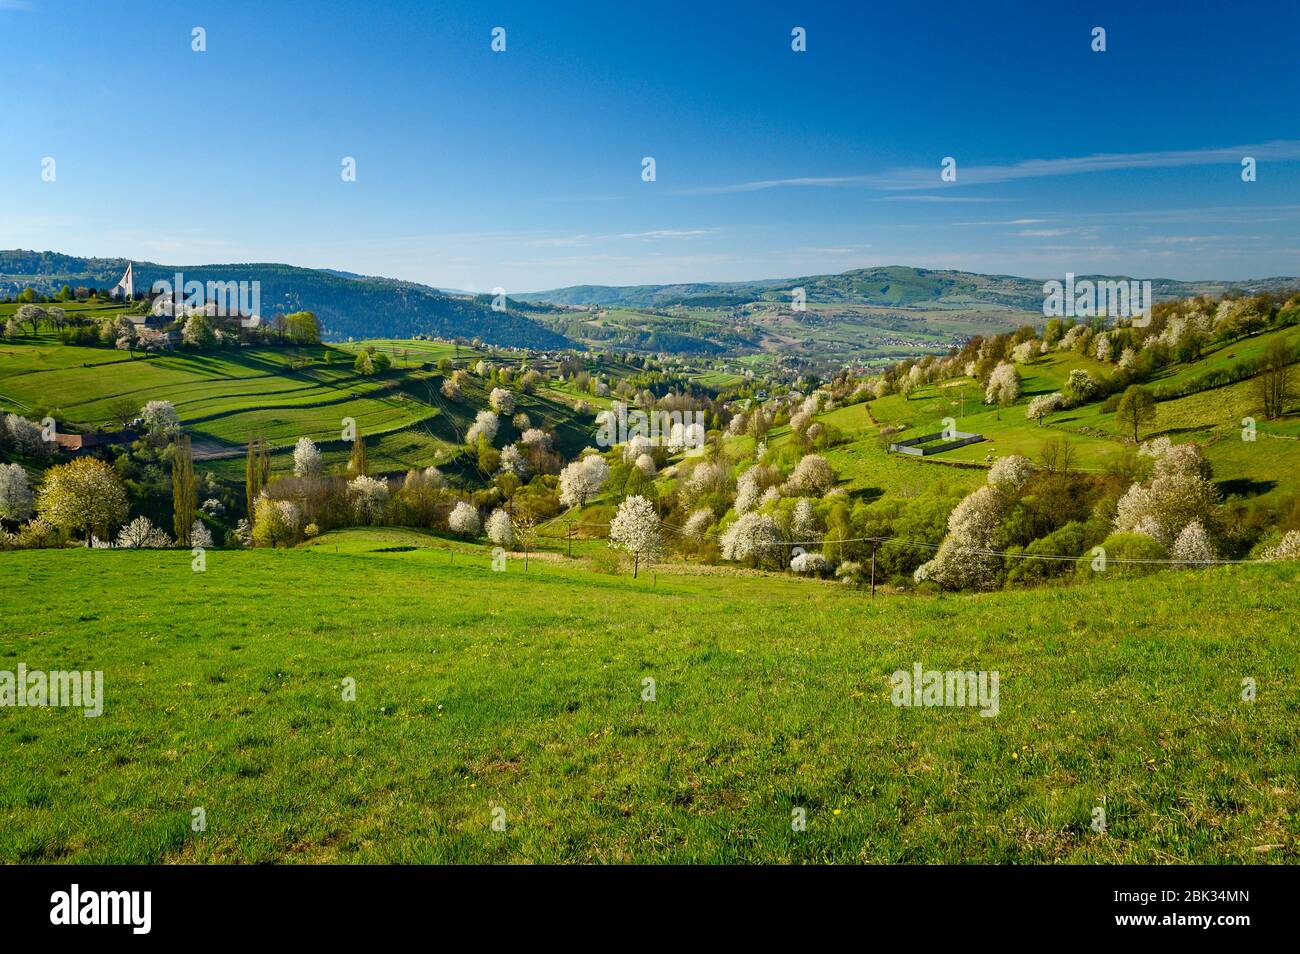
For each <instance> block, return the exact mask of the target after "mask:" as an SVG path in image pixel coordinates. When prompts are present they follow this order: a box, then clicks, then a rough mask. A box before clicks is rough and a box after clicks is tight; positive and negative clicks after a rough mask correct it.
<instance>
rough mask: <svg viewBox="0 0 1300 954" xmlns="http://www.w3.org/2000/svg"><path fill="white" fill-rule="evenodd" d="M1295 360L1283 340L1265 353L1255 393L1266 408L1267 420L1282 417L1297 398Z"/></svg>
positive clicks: (1278, 339)
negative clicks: (1294, 378)
mask: <svg viewBox="0 0 1300 954" xmlns="http://www.w3.org/2000/svg"><path fill="white" fill-rule="evenodd" d="M1295 359H1296V356H1295V352H1294V351H1293V350H1292V349H1291V347H1290V346H1288V345H1287V343H1286V342H1285V341H1283V340H1282V339H1281V338H1277V339H1275V340H1274V341H1273V342H1272V343H1271V344H1269V346H1268V348H1267V350H1265V352H1264V357H1263V359H1262V360H1261V361H1260V370H1259V374H1257V375H1256V376H1255V392H1256V394H1257V395H1258V396H1259V400H1260V403H1261V404H1262V405H1263V406H1264V417H1265V418H1266V419H1267V420H1270V421H1272V420H1276V419H1277V418H1279V417H1281V416H1282V414H1283V412H1285V411H1286V407H1287V405H1288V404H1289V403H1290V402H1291V401H1292V399H1293V398H1294V397H1295V387H1294V381H1293V379H1292V374H1291V372H1292V368H1291V365H1292V363H1293V362H1294V361H1295Z"/></svg>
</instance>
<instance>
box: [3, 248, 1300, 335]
mask: <svg viewBox="0 0 1300 954" xmlns="http://www.w3.org/2000/svg"><path fill="white" fill-rule="evenodd" d="M127 261H128V260H127V259H124V258H78V257H76V256H72V255H61V254H58V253H56V252H29V251H23V250H21V249H19V250H13V251H0V295H8V294H14V293H16V292H18V291H21V290H22V289H23V288H26V287H33V288H35V289H36V290H37V291H38V292H40V293H42V294H53V293H55V292H57V291H58V290H59V289H60V288H61V287H62V286H63V285H65V284H66V285H71V286H73V287H74V288H75V287H77V286H79V285H83V286H91V287H95V288H100V289H106V288H110V287H112V286H113V285H114V284H116V283H117V281H118V279H119V278H120V277H121V276H122V273H123V271H125V269H126V266H127ZM132 264H133V265H134V272H135V287H136V289H137V291H143V290H148V289H149V288H150V287H151V286H152V284H153V282H155V281H157V280H159V279H168V280H170V279H172V278H173V277H174V276H175V274H176V273H177V272H181V273H183V274H184V276H185V278H186V279H187V280H189V279H195V280H198V281H201V282H204V283H206V282H208V281H221V282H230V281H259V282H261V312H262V315H263V317H265V318H268V319H269V318H271V317H273V316H274V315H275V314H277V313H281V312H283V313H288V312H291V311H299V310H304V309H305V310H308V311H313V312H315V313H316V315H317V316H318V317H319V318H320V320H321V325H322V327H323V329H324V331H325V334H326V337H327V338H328V339H329V340H335V341H338V340H342V339H346V338H357V339H360V338H409V337H412V336H414V335H417V334H424V335H434V336H438V337H443V338H455V337H462V338H469V339H473V338H481V339H482V340H483V341H485V342H487V343H489V344H494V345H503V346H511V347H525V348H533V349H537V350H553V349H559V348H572V347H579V348H581V347H595V348H615V349H633V350H647V351H671V352H681V353H695V354H723V353H730V354H738V353H746V352H753V351H757V350H767V351H778V352H780V351H784V352H791V351H797V352H799V353H800V354H802V355H803V356H804V357H812V356H815V355H821V356H823V357H828V356H831V355H835V356H838V357H845V356H849V355H861V354H862V353H863V348H864V346H867V345H872V346H874V347H876V348H877V351H878V352H879V353H882V354H884V353H888V354H894V353H903V352H906V351H908V350H909V349H913V348H914V347H919V346H925V347H929V348H935V347H947V344H946V342H950V341H951V340H952V338H953V336H956V337H961V336H962V335H964V334H971V333H980V334H984V333H988V332H990V331H998V330H1005V329H1007V328H1012V327H1015V326H1016V325H1017V324H1022V323H1025V322H1041V321H1042V307H1043V282H1042V281H1041V280H1039V279H1030V278H1017V277H1015V276H1013V275H980V274H977V273H974V272H958V271H947V270H932V269H925V268H910V267H906V266H888V267H883V268H863V269H856V270H854V271H850V272H844V273H842V274H838V275H808V276H804V277H802V278H781V279H769V280H764V281H752V282H701V283H694V284H682V285H626V286H613V285H572V286H569V287H567V288H557V289H552V290H550V291H541V292H530V293H525V294H517V295H511V296H510V297H509V299H508V303H507V309H506V310H505V311H501V312H498V311H493V310H492V308H491V302H492V299H491V296H489V295H474V294H471V293H468V292H454V291H447V290H442V289H437V288H431V287H429V286H428V285H421V284H418V283H416V282H406V281H399V280H397V279H393V278H374V277H370V276H365V275H358V274H355V273H352V272H345V271H337V270H334V269H311V268H297V267H294V266H292V265H280V264H240V265H159V264H156V263H153V262H140V261H133V262H132ZM1054 277H1059V278H1062V279H1063V278H1064V275H1062V276H1054ZM1083 278H1093V279H1101V278H1105V279H1108V280H1128V277H1127V276H1097V275H1079V276H1076V279H1083ZM1297 287H1300V278H1284V277H1279V278H1262V279H1258V280H1253V281H1191V282H1187V281H1176V280H1173V279H1165V278H1158V279H1152V292H1153V295H1154V297H1155V299H1156V300H1157V301H1162V300H1166V299H1169V298H1182V297H1187V296H1190V295H1198V294H1213V295H1223V294H1229V293H1242V294H1251V293H1257V292H1262V291H1279V290H1283V289H1289V288H1297ZM796 288H803V289H804V292H805V295H806V296H807V302H808V303H809V304H811V305H824V306H828V307H829V308H830V309H831V310H832V312H834V313H835V314H834V316H833V317H821V316H820V314H821V313H818V316H814V315H813V313H812V312H811V311H810V312H808V313H805V314H803V315H801V316H797V318H796V319H795V320H793V321H786V320H784V319H781V320H776V319H773V318H772V317H771V313H773V312H781V313H783V312H785V311H787V310H788V309H784V308H781V307H780V306H782V305H789V304H790V302H791V294H792V292H793V291H794V289H796ZM746 305H758V306H760V307H759V309H758V311H759V312H763V311H764V310H765V311H766V312H767V313H768V314H767V315H759V316H758V317H756V318H754V319H753V321H754V323H753V324H751V325H750V326H748V327H745V326H742V325H738V324H737V323H736V320H735V317H734V314H733V313H732V311H731V310H732V309H739V308H741V307H742V306H746ZM836 306H839V307H838V308H837V307H836ZM578 308H582V309H588V308H591V309H605V308H621V309H629V310H638V311H640V310H643V311H644V312H645V313H644V314H641V313H638V314H636V315H635V316H634V317H633V319H632V320H631V321H628V320H620V319H617V318H611V319H608V320H604V319H601V320H597V319H595V318H593V317H592V316H589V315H587V314H586V313H585V312H581V311H576V310H575V309H578ZM669 309H671V310H669ZM882 309H887V310H888V311H887V312H885V313H881V310H882ZM751 311H753V309H751ZM819 322H820V323H821V324H820V325H819V324H818V323H819ZM828 322H829V323H830V324H828ZM764 323H766V324H764ZM819 328H820V330H821V332H822V337H820V338H819V337H818V329H819ZM935 333H938V334H940V336H941V338H936V337H935ZM927 334H928V335H929V337H928V338H926V337H925V336H926V335H927ZM918 335H919V336H920V337H918ZM881 349H883V350H881Z"/></svg>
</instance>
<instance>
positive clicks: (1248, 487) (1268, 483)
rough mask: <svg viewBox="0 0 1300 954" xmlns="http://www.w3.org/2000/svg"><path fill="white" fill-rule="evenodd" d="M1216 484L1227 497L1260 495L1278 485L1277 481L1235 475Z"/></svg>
mask: <svg viewBox="0 0 1300 954" xmlns="http://www.w3.org/2000/svg"><path fill="white" fill-rule="evenodd" d="M1214 486H1215V488H1216V489H1217V490H1218V491H1219V493H1221V494H1223V496H1225V497H1258V496H1260V495H1261V494H1266V493H1268V492H1269V491H1270V490H1272V489H1273V488H1274V487H1276V486H1277V481H1276V480H1252V479H1251V478H1249V477H1234V478H1233V479H1232V480H1220V481H1219V482H1218V483H1216V484H1215V485H1214Z"/></svg>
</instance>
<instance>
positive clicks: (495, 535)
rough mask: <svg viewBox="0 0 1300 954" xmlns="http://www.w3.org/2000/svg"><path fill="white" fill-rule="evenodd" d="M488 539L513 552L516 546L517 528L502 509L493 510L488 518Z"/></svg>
mask: <svg viewBox="0 0 1300 954" xmlns="http://www.w3.org/2000/svg"><path fill="white" fill-rule="evenodd" d="M487 537H488V539H489V540H491V541H492V542H493V543H495V544H496V545H497V546H499V547H505V548H506V549H507V550H511V549H513V548H514V545H515V528H514V525H513V524H511V522H510V514H508V513H506V512H505V511H504V510H501V509H500V508H498V509H496V510H493V511H492V514H491V516H489V517H488V518H487Z"/></svg>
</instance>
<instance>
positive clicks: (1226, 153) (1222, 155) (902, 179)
mask: <svg viewBox="0 0 1300 954" xmlns="http://www.w3.org/2000/svg"><path fill="white" fill-rule="evenodd" d="M1246 156H1251V157H1253V158H1254V159H1256V160H1257V161H1259V162H1286V161H1292V160H1297V159H1300V140H1294V139H1277V140H1272V141H1270V142H1264V143H1252V144H1248V145H1240V146H1226V147H1222V148H1209V149H1175V150H1164V151H1156V152H1123V153H1096V154H1094V155H1090V156H1075V157H1069V158H1063V159H1027V160H1024V161H1022V162H1015V163H1009V164H1005V165H983V166H964V165H962V164H961V158H960V157H957V159H958V164H957V180H956V181H955V182H950V183H943V184H942V185H941V186H940V185H937V183H938V181H939V171H940V169H939V164H938V163H937V162H936V163H935V164H934V165H932V166H912V167H904V168H898V169H890V170H886V171H884V172H880V173H874V174H864V175H856V176H820V177H818V176H801V177H798V178H789V179H761V180H756V181H753V182H741V183H735V184H731V185H722V186H711V187H710V186H705V187H701V188H697V189H690V190H685V192H683V193H682V194H691V195H722V194H727V193H734V192H759V191H763V190H767V189H780V188H808V187H822V188H843V187H846V186H863V187H866V188H869V189H877V190H882V191H907V190H911V189H934V188H943V189H954V188H959V187H961V186H969V185H989V184H992V183H998V182H1013V181H1017V180H1020V179H1041V178H1054V177H1059V176H1075V175H1085V174H1087V173H1092V172H1119V171H1130V170H1139V169H1176V168H1185V167H1189V166H1210V165H1220V164H1227V165H1239V164H1240V163H1241V160H1242V158H1244V157H1246ZM899 198H900V199H901V198H902V197H899ZM945 198H947V197H946V196H939V195H927V196H925V197H920V196H918V197H916V198H913V199H910V200H907V201H943V200H944V199H945Z"/></svg>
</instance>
